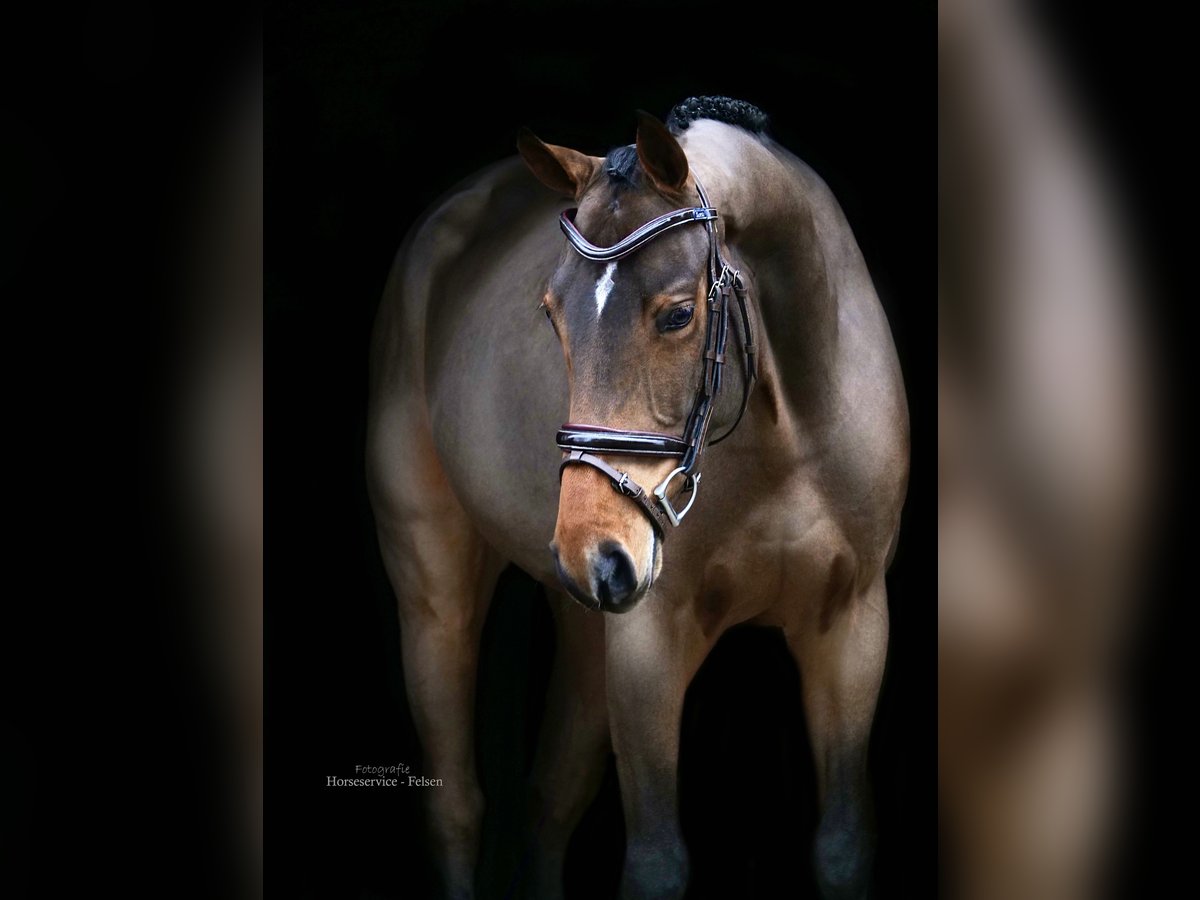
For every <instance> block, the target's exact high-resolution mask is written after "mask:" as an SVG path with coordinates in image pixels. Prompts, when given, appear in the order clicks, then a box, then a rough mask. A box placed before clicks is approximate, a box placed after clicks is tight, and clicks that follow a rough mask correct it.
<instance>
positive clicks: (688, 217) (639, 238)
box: [558, 206, 717, 262]
mask: <svg viewBox="0 0 1200 900" xmlns="http://www.w3.org/2000/svg"><path fill="white" fill-rule="evenodd" d="M577 212H579V210H578V208H574V209H568V210H565V211H564V212H563V213H562V215H560V216H559V217H558V224H559V225H561V226H562V230H563V234H565V235H566V236H567V240H568V241H570V242H571V246H572V247H574V248H575V249H576V250H577V251H579V255H580V256H582V257H584V258H586V259H591V260H595V261H596V262H609V261H610V260H614V259H620V258H621V257H623V256H628V255H629V254H630V253H632V252H633V251H634V250H637V249H638V248H639V247H641V246H642V245H643V244H645V243H646V242H647V241H651V240H653V239H654V238H656V237H658V236H659V235H660V234H662V233H663V232H664V231H669V230H670V229H672V228H678V227H679V226H680V225H689V224H691V223H692V222H709V221H712V220H714V219H716V218H717V211H716V210H715V209H714V208H712V207H711V206H689V207H688V208H687V209H677V210H675V211H674V212H669V213H664V214H663V215H661V216H659V217H658V218H657V219H651V220H650V221H649V222H647V223H646V224H645V225H643V226H641V227H640V228H638V229H637V230H636V231H634V232H633V233H632V234H630V235H629V236H628V237H625V238H622V239H621V240H619V241H618V242H617V243H615V244H613V245H612V246H611V247H597V246H596V245H595V244H593V243H592V242H591V241H589V240H588V239H587V238H585V237H584V236H583V235H582V234H580V233H579V229H578V228H576V227H575V214H576V213H577Z"/></svg>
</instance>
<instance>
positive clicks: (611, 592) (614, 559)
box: [592, 541, 637, 609]
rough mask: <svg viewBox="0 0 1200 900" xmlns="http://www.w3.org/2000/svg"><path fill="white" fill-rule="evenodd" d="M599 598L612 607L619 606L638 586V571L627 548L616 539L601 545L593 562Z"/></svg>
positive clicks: (593, 572) (605, 604)
mask: <svg viewBox="0 0 1200 900" xmlns="http://www.w3.org/2000/svg"><path fill="white" fill-rule="evenodd" d="M592 574H593V575H594V576H595V579H596V593H597V594H598V595H599V596H598V598H597V599H599V600H600V602H601V603H602V604H603V605H604V606H606V607H608V608H609V609H612V608H613V607H619V606H620V605H621V604H622V603H624V601H625V600H627V599H628V598H629V597H630V595H631V594H633V592H634V589H635V588H637V572H636V571H635V569H634V567H633V560H632V559H631V558H630V557H629V554H628V553H626V552H625V549H624V548H623V547H622V546H621V545H620V544H618V543H615V542H614V541H605V542H604V543H602V544H601V545H600V547H599V548H598V551H597V553H596V555H595V557H594V561H593V563H592Z"/></svg>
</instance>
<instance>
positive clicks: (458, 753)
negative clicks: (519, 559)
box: [379, 516, 502, 900]
mask: <svg viewBox="0 0 1200 900" xmlns="http://www.w3.org/2000/svg"><path fill="white" fill-rule="evenodd" d="M380 518H382V517H380ZM453 521H454V520H453V519H452V518H451V517H450V516H445V517H443V518H441V519H438V520H436V521H435V527H425V526H424V525H423V523H416V524H413V523H405V530H404V532H403V533H401V532H400V531H399V530H398V529H389V528H387V527H386V522H381V524H380V527H379V536H380V549H381V550H382V552H383V560H384V564H385V567H386V568H387V572H388V577H389V579H390V581H391V582H392V586H393V588H394V589H395V592H396V598H397V601H398V607H399V614H400V616H399V617H400V645H401V650H402V653H403V663H404V681H405V688H406V690H407V693H408V703H409V708H410V710H411V711H412V717H413V724H414V725H415V726H416V730H417V736H418V737H419V738H420V741H421V749H422V751H423V754H424V764H423V767H422V772H421V774H423V775H426V776H428V777H431V778H437V779H440V780H441V783H442V786H441V787H435V788H430V789H429V790H427V791H424V792H423V799H424V800H425V809H426V814H427V818H428V830H429V841H430V850H431V856H432V862H433V865H434V868H435V869H436V871H437V875H438V877H439V878H440V881H441V892H442V896H444V897H446V898H447V900H469V898H472V897H474V896H475V867H476V863H477V861H478V856H479V843H480V828H481V825H482V820H483V805H484V799H483V792H482V791H481V789H480V787H479V780H478V776H477V774H476V770H475V677H476V672H477V668H478V663H479V641H480V636H481V633H482V630H483V623H484V619H485V618H486V616H487V610H488V606H489V604H490V601H491V598H492V592H493V590H494V588H495V584H496V580H497V578H498V576H499V573H500V570H501V567H502V562H501V561H500V560H499V559H498V558H496V557H495V556H494V555H493V554H492V553H491V552H490V551H489V550H488V548H487V547H486V546H485V545H484V544H483V542H482V541H481V540H480V539H479V538H478V537H477V536H475V535H474V533H473V532H471V531H470V530H468V528H466V527H465V526H464V527H460V528H459V529H458V530H457V531H454V530H451V528H450V527H449V525H448V524H447V523H453Z"/></svg>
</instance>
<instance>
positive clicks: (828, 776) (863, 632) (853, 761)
mask: <svg viewBox="0 0 1200 900" xmlns="http://www.w3.org/2000/svg"><path fill="white" fill-rule="evenodd" d="M816 612H817V613H821V612H822V611H819V610H818V611H816ZM823 618H824V616H822V615H819V614H818V615H814V616H812V617H811V618H807V617H806V618H805V619H804V620H802V621H801V622H800V623H799V624H797V625H796V626H795V627H791V628H786V629H785V636H786V638H787V642H788V647H789V649H790V650H791V652H792V655H793V656H794V657H795V660H796V664H797V666H799V668H800V684H801V691H802V693H803V698H804V711H805V716H806V718H807V720H808V731H809V738H810V740H811V743H812V749H813V757H814V759H813V761H814V763H815V765H816V770H817V788H818V797H819V799H820V804H821V821H820V824H819V825H818V827H817V838H816V844H815V846H814V848H813V861H814V867H815V871H816V877H817V884H818V886H819V887H820V889H821V894H822V896H824V897H825V898H827V900H860V898H863V897H865V896H867V893H868V891H869V888H870V882H871V869H872V863H873V859H874V852H875V823H874V805H873V802H872V799H871V789H870V784H869V782H868V779H867V745H868V743H869V741H870V736H871V721H872V719H873V718H874V715H875V703H876V700H877V699H878V697H879V687H880V683H881V681H882V679H883V666H884V660H885V657H886V655H887V639H888V609H887V591H886V588H885V586H884V581H883V575H882V574H880V575H879V577H878V579H876V581H875V582H874V583H873V584H872V585H871V586H870V587H869V588H867V589H866V590H865V591H863V592H862V594H860V595H859V596H857V597H855V598H852V599H851V600H850V601H849V602H848V603H847V604H846V605H845V606H844V607H842V608H841V609H840V610H839V611H838V612H837V613H836V614H835V615H834V616H833V617H832V619H831V620H826V621H818V620H820V619H823Z"/></svg>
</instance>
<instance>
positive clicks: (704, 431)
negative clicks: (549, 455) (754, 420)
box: [557, 180, 758, 540]
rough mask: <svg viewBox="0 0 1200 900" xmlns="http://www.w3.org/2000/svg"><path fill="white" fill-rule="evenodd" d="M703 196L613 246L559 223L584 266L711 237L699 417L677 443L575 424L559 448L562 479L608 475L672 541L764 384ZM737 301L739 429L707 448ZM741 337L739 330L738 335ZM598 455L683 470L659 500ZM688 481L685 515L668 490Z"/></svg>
mask: <svg viewBox="0 0 1200 900" xmlns="http://www.w3.org/2000/svg"><path fill="white" fill-rule="evenodd" d="M696 192H697V193H698V194H699V196H700V205H699V206H694V207H688V208H685V209H677V210H675V211H674V212H669V213H666V214H664V215H661V216H659V217H658V218H656V219H652V220H650V221H649V222H647V223H646V224H645V225H642V226H641V227H640V228H638V229H637V230H636V231H634V232H633V233H632V234H630V235H628V236H627V237H625V238H623V239H622V240H620V241H618V242H617V243H615V244H613V245H612V246H611V247H597V246H596V245H595V244H592V243H590V242H589V241H588V240H587V238H585V237H584V236H583V235H582V234H580V233H579V229H578V228H576V227H575V214H576V213H577V212H578V209H568V210H566V211H565V212H563V214H562V215H561V216H560V217H559V224H560V225H561V226H562V230H563V233H564V234H566V236H567V240H568V241H569V242H570V244H571V246H572V247H574V248H575V250H576V252H578V253H579V255H580V256H582V257H584V258H585V259H590V260H593V261H595V262H611V261H613V260H618V259H621V258H623V257H625V256H628V255H629V254H631V253H634V252H636V251H637V250H640V249H641V248H642V247H644V246H645V245H646V244H648V243H649V242H650V241H652V240H654V239H655V238H656V237H658V236H659V235H661V234H664V233H665V232H667V231H669V230H671V229H672V228H678V227H680V226H683V225H690V224H692V223H694V222H701V223H703V224H704V227H705V229H706V230H707V231H708V319H707V324H706V329H707V331H706V335H705V341H704V357H703V358H704V375H703V378H702V379H701V381H700V386H699V387H698V388H697V389H696V398H695V400H694V401H693V402H692V411H691V413H690V414H689V415H688V419H687V423H686V424H685V425H684V429H683V435H682V436H680V437H676V436H674V435H670V434H664V433H662V432H658V431H624V430H621V429H618V428H606V427H604V426H602V425H579V424H575V423H568V424H565V425H563V426H562V427H561V428H560V429H559V431H558V437H557V441H558V446H559V447H560V448H561V449H562V450H563V451H564V452H565V453H566V456H565V457H564V459H563V461H562V465H560V466H559V469H558V472H559V478H561V477H562V473H563V470H564V469H565V468H566V467H567V466H570V465H588V466H591V467H592V468H594V469H598V470H599V471H601V472H603V473H604V474H605V475H607V476H608V478H609V479H610V480H611V481H612V484H613V487H614V488H615V489H616V490H617V491H619V492H620V493H622V494H624V495H625V496H626V497H629V498H630V499H631V500H633V501H635V502H636V503H637V504H638V507H639V508H640V509H641V510H642V512H644V513H645V514H646V516H647V518H649V519H650V522H651V524H652V525H653V526H654V530H655V531H656V532H657V533H658V536H659V538H660V539H664V540H665V538H666V536H667V526H668V525H670V526H671V527H672V528H674V527H677V526H678V525H679V523H680V522H681V521H683V517H684V516H686V515H687V514H688V511H689V510H690V509H691V508H692V505H693V504H694V503H695V502H696V496H697V494H698V492H699V486H700V472H699V471H697V467H698V465H699V463H700V456H701V454H702V453H703V452H704V448H705V445H706V443H711V444H717V443H720V442H721V441H723V440H725V438H727V437H729V435H731V434H732V433H733V431H734V429H735V428H737V426H738V424H739V423H740V422H741V421H742V416H743V415H744V414H745V412H746V405H747V404H748V403H749V402H750V388H751V386H752V384H753V382H754V380H755V379H756V378H757V377H758V361H757V358H756V356H755V350H754V335H753V333H752V332H751V329H750V313H749V310H748V308H747V303H748V300H749V298H748V296H747V293H746V286H745V284H744V283H743V282H742V277H741V274H740V273H739V272H738V271H737V270H736V269H733V268H731V267H730V266H729V263H728V262H726V260H725V258H724V257H723V256H722V255H721V248H720V242H719V240H718V237H717V229H716V227H715V226H714V222H715V221H716V219H717V211H716V209H714V208H713V207H712V206H710V205H709V203H708V197H707V195H705V193H704V188H703V187H701V185H700V182H699V181H698V180H697V181H696ZM731 294H732V295H733V296H734V297H736V298H737V302H738V309H739V310H740V312H741V319H742V330H741V334H740V338H741V342H742V357H743V361H744V363H745V377H744V379H743V383H742V405H741V409H739V410H738V416H737V419H736V420H735V421H734V423H733V426H732V427H731V428H730V429H729V430H728V431H727V432H725V434H723V435H721V436H720V437H719V438H716V439H715V440H713V441H708V429H709V426H710V425H711V420H712V415H713V408H714V406H715V404H716V400H717V396H718V394H719V393H720V391H721V377H722V373H723V370H724V368H725V346H726V342H727V340H728V338H729V307H730V299H731V297H730V295H731ZM734 330H735V331H737V328H736V327H735V328H734ZM597 454H618V455H625V454H630V455H633V456H658V457H678V458H679V465H678V466H677V467H676V468H675V469H672V470H671V473H670V474H669V475H667V477H666V478H664V479H663V481H662V483H661V484H659V485H658V486H657V487H656V488H654V490H653V492H652V493H653V499H651V497H650V496H649V495H648V494H647V492H646V490H645V488H643V487H642V486H641V485H639V484H638V483H637V482H636V481H634V480H633V479H632V478H630V477H629V474H628V473H627V472H622V471H621V470H620V469H617V468H614V467H613V466H610V465H609V464H608V463H606V462H605V461H604V460H603V459H601V458H600V456H599V455H597ZM679 476H683V489H682V490H681V492H680V493H681V494H684V493H690V494H691V497H690V499H689V500H688V502H687V505H686V506H684V508H683V509H681V510H676V509H675V507H674V506H673V505H672V503H671V501H670V500H669V499H667V488H668V487H670V485H671V482H672V481H674V480H675V479H676V478H677V477H679Z"/></svg>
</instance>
